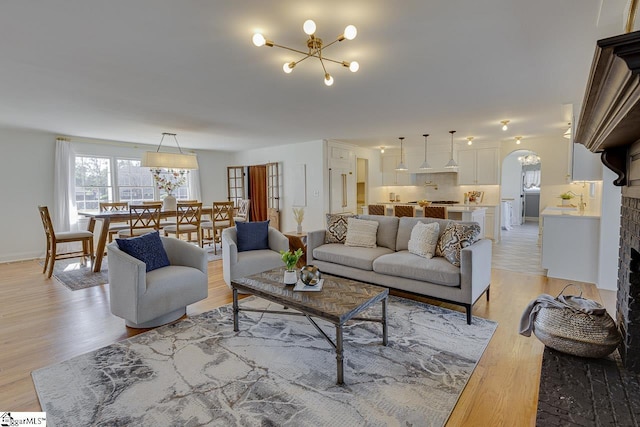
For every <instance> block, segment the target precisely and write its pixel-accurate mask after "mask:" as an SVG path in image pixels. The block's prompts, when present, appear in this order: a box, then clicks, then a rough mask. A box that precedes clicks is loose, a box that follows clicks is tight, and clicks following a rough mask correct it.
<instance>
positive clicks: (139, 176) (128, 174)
mask: <svg viewBox="0 0 640 427" xmlns="http://www.w3.org/2000/svg"><path fill="white" fill-rule="evenodd" d="M116 164H117V167H118V174H117V175H118V176H117V185H118V200H120V201H121V202H129V203H141V202H142V201H144V200H153V199H154V194H153V179H152V178H151V172H149V168H143V167H140V160H133V159H117V162H116Z"/></svg>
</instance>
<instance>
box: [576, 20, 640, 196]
mask: <svg viewBox="0 0 640 427" xmlns="http://www.w3.org/2000/svg"><path fill="white" fill-rule="evenodd" d="M636 141H640V31H635V32H632V33H627V34H623V35H620V36H615V37H610V38H607V39H602V40H599V41H598V43H597V47H596V52H595V55H594V57H593V63H592V65H591V72H590V74H589V81H588V83H587V89H586V92H585V96H584V101H583V106H582V111H581V113H580V119H579V121H578V126H577V129H576V135H575V142H576V143H580V144H583V145H584V146H585V147H587V148H588V149H589V150H590V151H592V152H599V153H602V162H603V163H604V164H605V165H606V166H607V167H608V168H609V169H611V170H613V171H614V172H615V173H616V174H617V175H618V178H617V179H616V180H615V182H614V184H615V185H618V186H624V185H627V184H628V173H627V171H628V169H629V147H630V146H631V144H633V143H635V142H636Z"/></svg>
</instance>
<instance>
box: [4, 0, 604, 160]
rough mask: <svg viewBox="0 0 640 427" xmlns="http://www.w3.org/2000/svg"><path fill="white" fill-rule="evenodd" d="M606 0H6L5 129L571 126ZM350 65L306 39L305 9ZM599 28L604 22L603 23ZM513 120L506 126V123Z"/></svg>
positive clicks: (402, 131)
mask: <svg viewBox="0 0 640 427" xmlns="http://www.w3.org/2000/svg"><path fill="white" fill-rule="evenodd" d="M599 11H600V0H535V1H525V0H518V1H516V0H483V1H469V0H446V1H444V0H441V1H427V0H413V1H409V0H406V1H396V2H392V1H388V0H352V1H345V0H330V1H329V0H316V1H302V0H278V1H277V2H276V1H265V0H243V1H239V0H236V1H231V0H228V1H202V0H200V1H192V0H189V1H187V0H182V1H174V0H134V1H131V0H109V1H104V0H50V1H46V2H42V1H35V0H3V1H2V2H1V3H0V58H2V60H1V62H0V126H17V127H24V128H32V129H40V130H46V131H50V132H55V133H57V134H62V135H70V136H77V137H87V138H99V139H109V140H118V141H128V142H137V143H150V144H156V143H158V142H159V140H160V134H161V133H162V132H175V133H177V134H178V139H179V141H180V143H181V145H183V146H184V147H190V148H200V149H217V150H241V149H249V148H257V147H263V146H270V145H281V144H288V143H297V142H303V141H311V140H319V139H337V140H342V141H345V142H350V143H354V144H358V145H362V146H379V145H385V146H393V145H397V144H398V140H397V137H398V136H405V137H406V138H407V139H406V140H405V143H406V144H409V145H411V144H422V143H423V138H422V136H421V135H422V134H423V133H425V132H426V133H429V134H431V135H432V136H431V138H430V142H433V143H438V142H441V143H448V141H449V138H450V136H449V134H448V131H449V130H452V129H455V130H457V133H456V139H457V140H461V141H464V140H465V137H467V136H474V137H475V141H478V142H480V141H495V140H506V139H511V138H513V137H514V136H516V135H522V136H524V138H525V139H526V138H533V137H540V136H548V135H558V136H559V135H562V133H563V132H564V130H565V129H566V127H567V126H566V120H567V119H568V118H567V117H565V114H564V109H563V104H574V105H575V113H576V115H577V114H578V112H579V105H580V102H581V100H582V97H583V94H584V88H585V85H586V81H587V77H588V72H589V67H590V65H591V60H592V57H593V53H594V49H595V42H596V40H597V39H598V38H599V37H598V27H597V20H598V14H599ZM308 18H312V19H314V20H315V21H316V24H317V27H318V30H317V36H319V37H321V38H323V39H324V40H325V43H327V42H328V41H330V40H332V39H333V38H334V37H336V36H337V35H339V34H340V33H342V31H343V29H344V27H345V26H346V25H347V24H354V25H356V27H357V28H358V36H357V37H356V39H355V40H353V41H347V40H345V41H343V42H341V43H339V44H338V43H337V44H336V45H334V46H331V47H330V48H329V49H327V51H326V52H325V55H326V56H328V57H330V58H334V59H338V60H356V61H358V62H359V63H360V71H359V72H357V73H355V74H354V73H350V72H349V71H348V70H347V69H345V68H343V67H340V66H338V65H336V64H329V65H328V71H329V72H330V73H331V74H332V75H333V76H334V79H335V83H334V85H333V86H332V87H326V86H325V85H324V84H323V73H322V69H321V66H320V64H319V62H318V61H317V60H316V59H313V58H311V59H308V60H306V61H305V62H303V63H301V64H299V65H298V66H297V67H296V68H295V70H294V71H293V73H291V74H288V75H287V74H285V73H283V71H282V64H283V63H284V62H285V61H291V60H294V59H298V58H299V55H297V54H293V53H291V52H289V51H286V50H282V49H277V48H267V47H262V48H257V47H255V46H254V45H253V44H252V43H251V37H252V35H253V33H254V31H256V30H261V31H263V32H264V34H265V35H266V36H267V38H269V39H272V40H274V41H275V42H276V43H279V44H283V45H287V46H291V47H295V48H298V49H300V50H305V45H304V44H305V39H306V36H305V34H304V33H303V32H302V23H303V21H304V20H306V19H308ZM599 25H600V26H601V24H599ZM504 119H509V120H511V124H510V128H509V130H508V131H507V132H502V131H501V130H500V120H504Z"/></svg>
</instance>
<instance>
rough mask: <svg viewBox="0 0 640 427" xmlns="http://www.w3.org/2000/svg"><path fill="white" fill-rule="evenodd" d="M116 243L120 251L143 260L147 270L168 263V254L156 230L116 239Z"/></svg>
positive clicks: (164, 265)
mask: <svg viewBox="0 0 640 427" xmlns="http://www.w3.org/2000/svg"><path fill="white" fill-rule="evenodd" d="M116 243H117V244H118V248H119V249H120V250H121V251H122V252H125V253H127V254H129V255H131V256H132V257H134V258H137V259H139V260H140V261H142V262H144V263H145V268H146V271H147V272H149V271H153V270H156V269H158V268H162V267H166V266H168V265H169V256H168V255H167V251H165V249H164V246H163V245H162V240H161V239H160V233H158V232H157V231H154V232H152V233H147V234H143V235H142V236H138V237H131V238H128V239H116Z"/></svg>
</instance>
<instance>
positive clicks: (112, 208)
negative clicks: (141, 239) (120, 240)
mask: <svg viewBox="0 0 640 427" xmlns="http://www.w3.org/2000/svg"><path fill="white" fill-rule="evenodd" d="M128 211H129V203H127V202H100V212H128ZM123 222H124V223H126V224H123V223H118V222H116V223H114V220H113V219H112V220H111V222H110V224H109V242H112V241H113V236H114V235H115V234H118V232H119V231H120V230H126V229H128V228H129V224H128V221H123Z"/></svg>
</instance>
